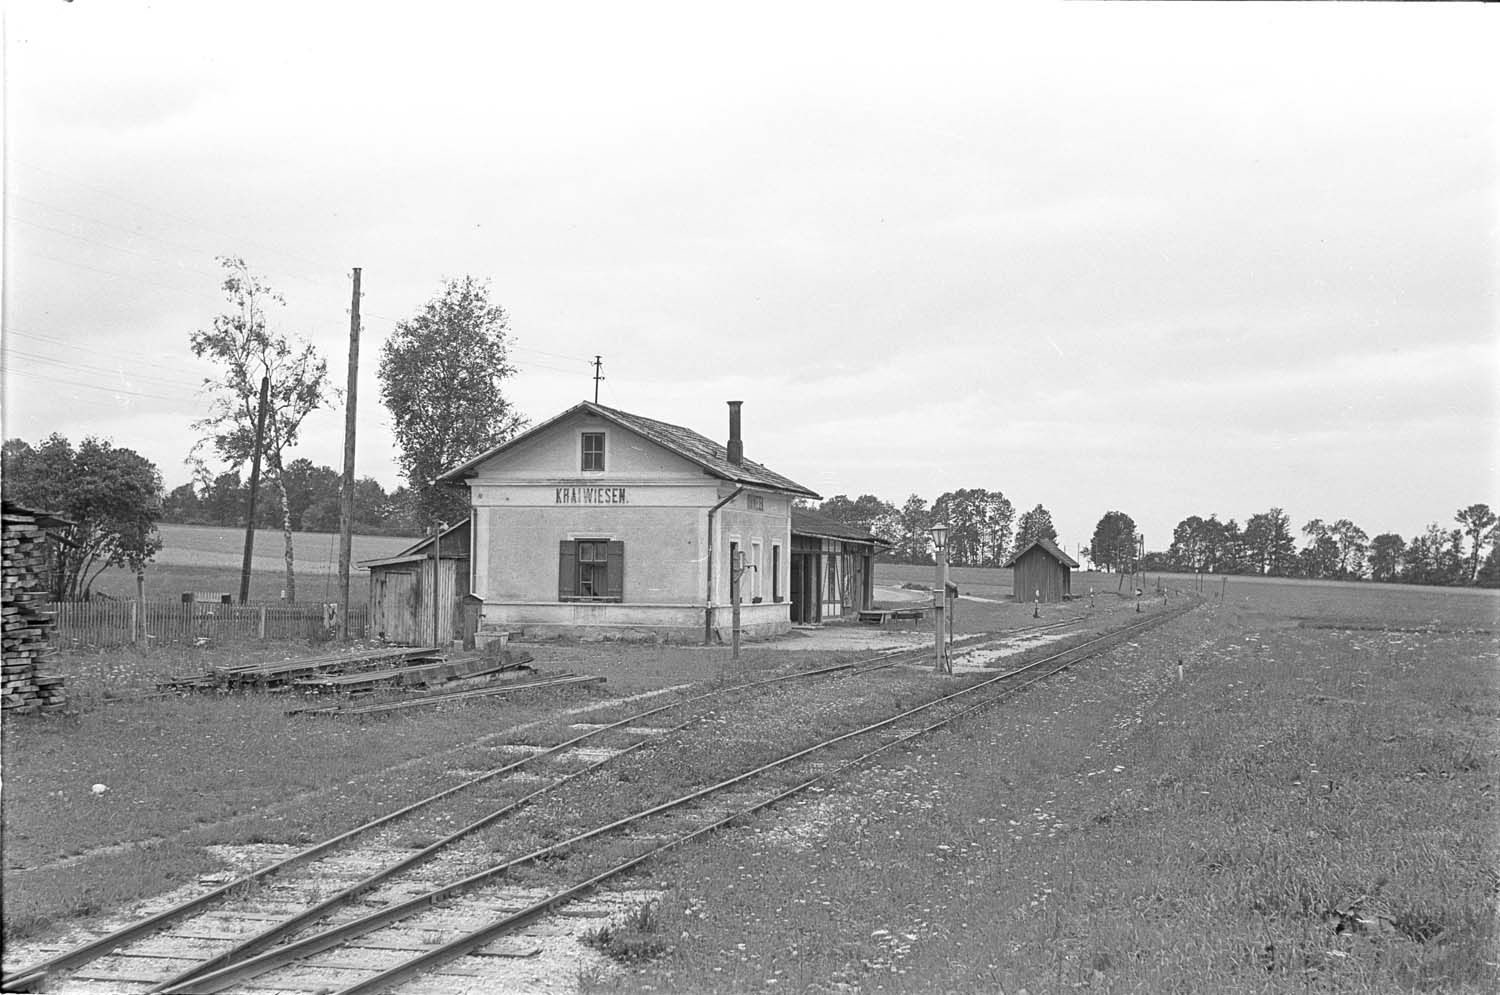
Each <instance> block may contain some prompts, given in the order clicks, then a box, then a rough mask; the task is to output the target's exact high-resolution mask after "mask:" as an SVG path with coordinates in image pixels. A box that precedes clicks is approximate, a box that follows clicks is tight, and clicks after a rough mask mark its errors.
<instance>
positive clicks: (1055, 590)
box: [1004, 539, 1078, 602]
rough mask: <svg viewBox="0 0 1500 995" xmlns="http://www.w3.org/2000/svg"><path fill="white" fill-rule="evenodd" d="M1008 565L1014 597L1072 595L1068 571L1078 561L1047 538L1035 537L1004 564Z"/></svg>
mask: <svg viewBox="0 0 1500 995" xmlns="http://www.w3.org/2000/svg"><path fill="white" fill-rule="evenodd" d="M1004 565H1005V566H1007V567H1010V568H1011V571H1012V573H1011V585H1012V586H1011V589H1012V590H1013V591H1014V592H1015V599H1016V600H1017V601H1023V602H1024V601H1031V600H1032V599H1037V600H1040V601H1048V602H1052V601H1063V600H1065V599H1067V598H1070V597H1072V596H1073V582H1072V574H1071V571H1072V570H1073V569H1074V568H1075V567H1077V566H1078V562H1077V561H1076V560H1074V559H1073V558H1072V557H1071V556H1069V555H1068V554H1067V553H1064V552H1063V551H1062V550H1060V549H1058V548H1057V545H1056V544H1055V543H1054V542H1052V540H1051V539H1035V540H1033V541H1032V542H1031V543H1029V544H1028V545H1026V546H1024V547H1022V548H1021V549H1019V550H1017V551H1016V553H1015V554H1014V555H1013V556H1011V558H1010V559H1009V560H1007V561H1006V562H1005V564H1004Z"/></svg>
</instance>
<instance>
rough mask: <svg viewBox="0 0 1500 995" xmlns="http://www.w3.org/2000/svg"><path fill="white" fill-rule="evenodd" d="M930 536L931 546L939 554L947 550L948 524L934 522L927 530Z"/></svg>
mask: <svg viewBox="0 0 1500 995" xmlns="http://www.w3.org/2000/svg"><path fill="white" fill-rule="evenodd" d="M927 532H928V534H929V535H931V536H932V545H933V548H934V549H936V550H937V551H938V552H939V553H941V552H942V551H943V550H945V549H947V548H948V523H947V522H936V523H934V524H933V526H932V528H930V529H928V530H927Z"/></svg>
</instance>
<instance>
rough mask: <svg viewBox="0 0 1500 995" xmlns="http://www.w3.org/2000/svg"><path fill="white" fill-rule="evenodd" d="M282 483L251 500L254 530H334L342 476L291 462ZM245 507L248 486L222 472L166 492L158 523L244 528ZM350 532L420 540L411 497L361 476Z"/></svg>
mask: <svg viewBox="0 0 1500 995" xmlns="http://www.w3.org/2000/svg"><path fill="white" fill-rule="evenodd" d="M282 480H283V485H284V486H283V487H279V488H277V489H275V490H272V491H271V492H270V493H269V494H266V495H264V496H261V497H259V498H258V499H257V500H256V503H255V526H256V528H263V529H270V528H279V527H281V526H282V524H283V523H284V522H287V521H289V522H290V523H291V527H292V530H293V531H294V532H337V531H338V529H339V514H340V503H341V499H342V494H343V474H341V473H340V472H339V471H337V470H335V469H333V468H332V467H329V466H315V465H313V463H312V461H311V460H306V459H296V460H292V461H291V462H290V463H288V464H287V467H286V470H285V471H284V472H283V474H282ZM249 504H250V485H249V482H248V481H246V480H245V479H244V478H243V476H242V475H241V473H240V471H239V470H238V469H233V470H225V471H223V472H221V473H217V474H214V475H213V476H212V479H206V480H205V479H199V480H195V481H189V482H188V483H185V484H182V485H180V486H178V487H175V488H173V489H172V490H170V491H168V492H167V493H166V495H165V496H164V497H163V498H162V505H161V520H162V521H163V522H170V523H173V524H178V525H220V526H227V527H233V526H240V527H243V526H244V524H245V520H246V517H247V515H248V512H249ZM353 528H354V531H355V532H358V533H360V534H361V535H411V536H415V535H420V534H421V532H422V526H421V524H420V523H419V519H418V514H417V503H416V499H415V496H414V495H413V494H412V492H411V491H410V490H409V489H408V488H406V487H397V488H396V489H395V490H394V491H391V492H390V493H387V492H386V489H385V487H384V486H382V485H381V483H380V481H378V480H376V479H375V478H374V477H361V478H360V479H358V480H356V481H355V482H354V523H353Z"/></svg>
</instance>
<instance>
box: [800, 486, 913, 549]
mask: <svg viewBox="0 0 1500 995" xmlns="http://www.w3.org/2000/svg"><path fill="white" fill-rule="evenodd" d="M817 510H818V514H820V515H827V516H828V517H829V518H832V519H833V520H834V521H837V522H843V523H844V524H845V525H853V526H855V527H857V528H861V529H864V530H865V531H866V532H869V533H870V534H871V535H874V536H876V537H877V538H879V539H882V540H884V541H886V542H888V543H891V544H893V545H894V544H895V541H896V539H897V537H898V536H899V535H900V520H901V514H900V512H898V511H897V510H896V509H895V507H894V506H893V505H891V504H890V503H889V502H886V501H882V500H880V498H878V497H876V496H875V495H873V494H861V495H860V496H859V498H858V499H856V500H854V501H850V500H849V498H848V496H846V495H844V494H836V495H834V496H833V497H831V498H829V499H828V500H827V501H824V502H823V503H822V504H820V505H819V506H818V509H817Z"/></svg>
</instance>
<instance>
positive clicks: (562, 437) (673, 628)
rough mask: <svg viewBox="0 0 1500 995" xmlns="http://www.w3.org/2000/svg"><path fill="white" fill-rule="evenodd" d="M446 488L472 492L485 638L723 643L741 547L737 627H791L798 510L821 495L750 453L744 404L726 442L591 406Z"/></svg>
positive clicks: (467, 470)
mask: <svg viewBox="0 0 1500 995" xmlns="http://www.w3.org/2000/svg"><path fill="white" fill-rule="evenodd" d="M439 479H440V480H442V481H445V482H449V483H459V482H461V483H464V484H467V485H468V488H469V503H470V507H471V523H472V528H471V530H470V543H471V554H470V564H471V568H470V569H471V587H470V593H471V596H472V598H473V599H474V600H475V601H476V603H477V604H478V607H479V619H478V638H479V639H480V641H481V642H483V641H485V639H486V635H487V634H493V633H498V632H516V631H524V632H526V633H528V634H531V635H546V634H549V633H569V634H575V635H576V634H583V635H588V634H593V635H599V636H611V635H614V636H619V637H640V636H645V635H651V636H657V637H662V638H667V639H675V640H679V641H690V640H701V639H704V638H705V637H712V636H714V635H718V636H720V637H721V638H722V637H726V636H727V635H728V632H729V626H730V624H731V608H732V605H731V600H730V564H731V562H732V561H733V557H734V556H735V554H736V553H740V552H743V553H744V554H745V564H746V567H747V569H746V571H745V573H744V574H743V575H742V579H741V591H740V596H741V628H742V631H743V632H744V633H745V634H746V635H749V636H769V635H775V634H777V633H781V632H785V631H787V630H789V629H790V628H791V624H792V617H791V604H790V601H791V597H792V591H791V584H792V516H791V511H792V503H793V502H794V501H796V500H797V499H798V498H808V499H813V500H816V499H817V498H818V495H817V494H815V493H814V492H813V491H812V490H810V489H808V488H806V487H804V486H802V485H801V484H798V483H797V482H795V481H793V480H789V479H787V478H786V477H783V476H781V475H780V474H778V473H776V472H774V471H772V470H770V469H768V468H767V467H765V466H762V465H761V464H759V463H755V462H753V461H751V460H747V459H745V458H744V443H743V441H742V439H741V436H740V402H739V401H730V402H729V438H728V441H727V443H722V444H721V443H718V442H714V441H713V440H711V439H708V438H706V437H704V436H702V435H699V434H698V433H697V432H694V431H692V430H691V429H687V428H683V427H681V426H678V425H671V424H668V423H666V422H660V421H656V420H654V419H651V418H643V417H641V416H640V415H634V414H630V413H629V412H625V411H619V410H617V409H614V408H607V407H604V406H602V405H599V404H593V403H590V402H588V401H584V402H582V403H580V404H578V405H575V406H574V407H572V408H569V409H568V410H566V411H564V412H563V413H562V414H560V415H557V416H556V417H554V418H551V419H549V420H548V421H546V422H543V423H542V424H540V425H537V426H536V427H534V428H532V429H530V430H529V431H527V432H524V433H523V434H521V435H519V436H517V437H516V438H514V439H512V440H510V441H509V442H506V443H504V444H502V445H499V446H496V447H495V448H493V449H491V450H489V451H488V452H485V453H482V454H480V455H479V456H476V457H475V458H474V459H471V460H469V461H468V462H467V463H464V464H463V465H462V466H459V467H457V468H455V469H453V470H451V471H449V472H448V473H446V474H444V475H443V476H442V477H441V478H439ZM808 572H809V573H810V574H811V576H810V578H809V580H811V579H812V578H818V580H819V581H821V579H822V573H823V572H822V571H819V572H812V571H808ZM799 579H801V577H800V575H799ZM820 586H821V585H820Z"/></svg>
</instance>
